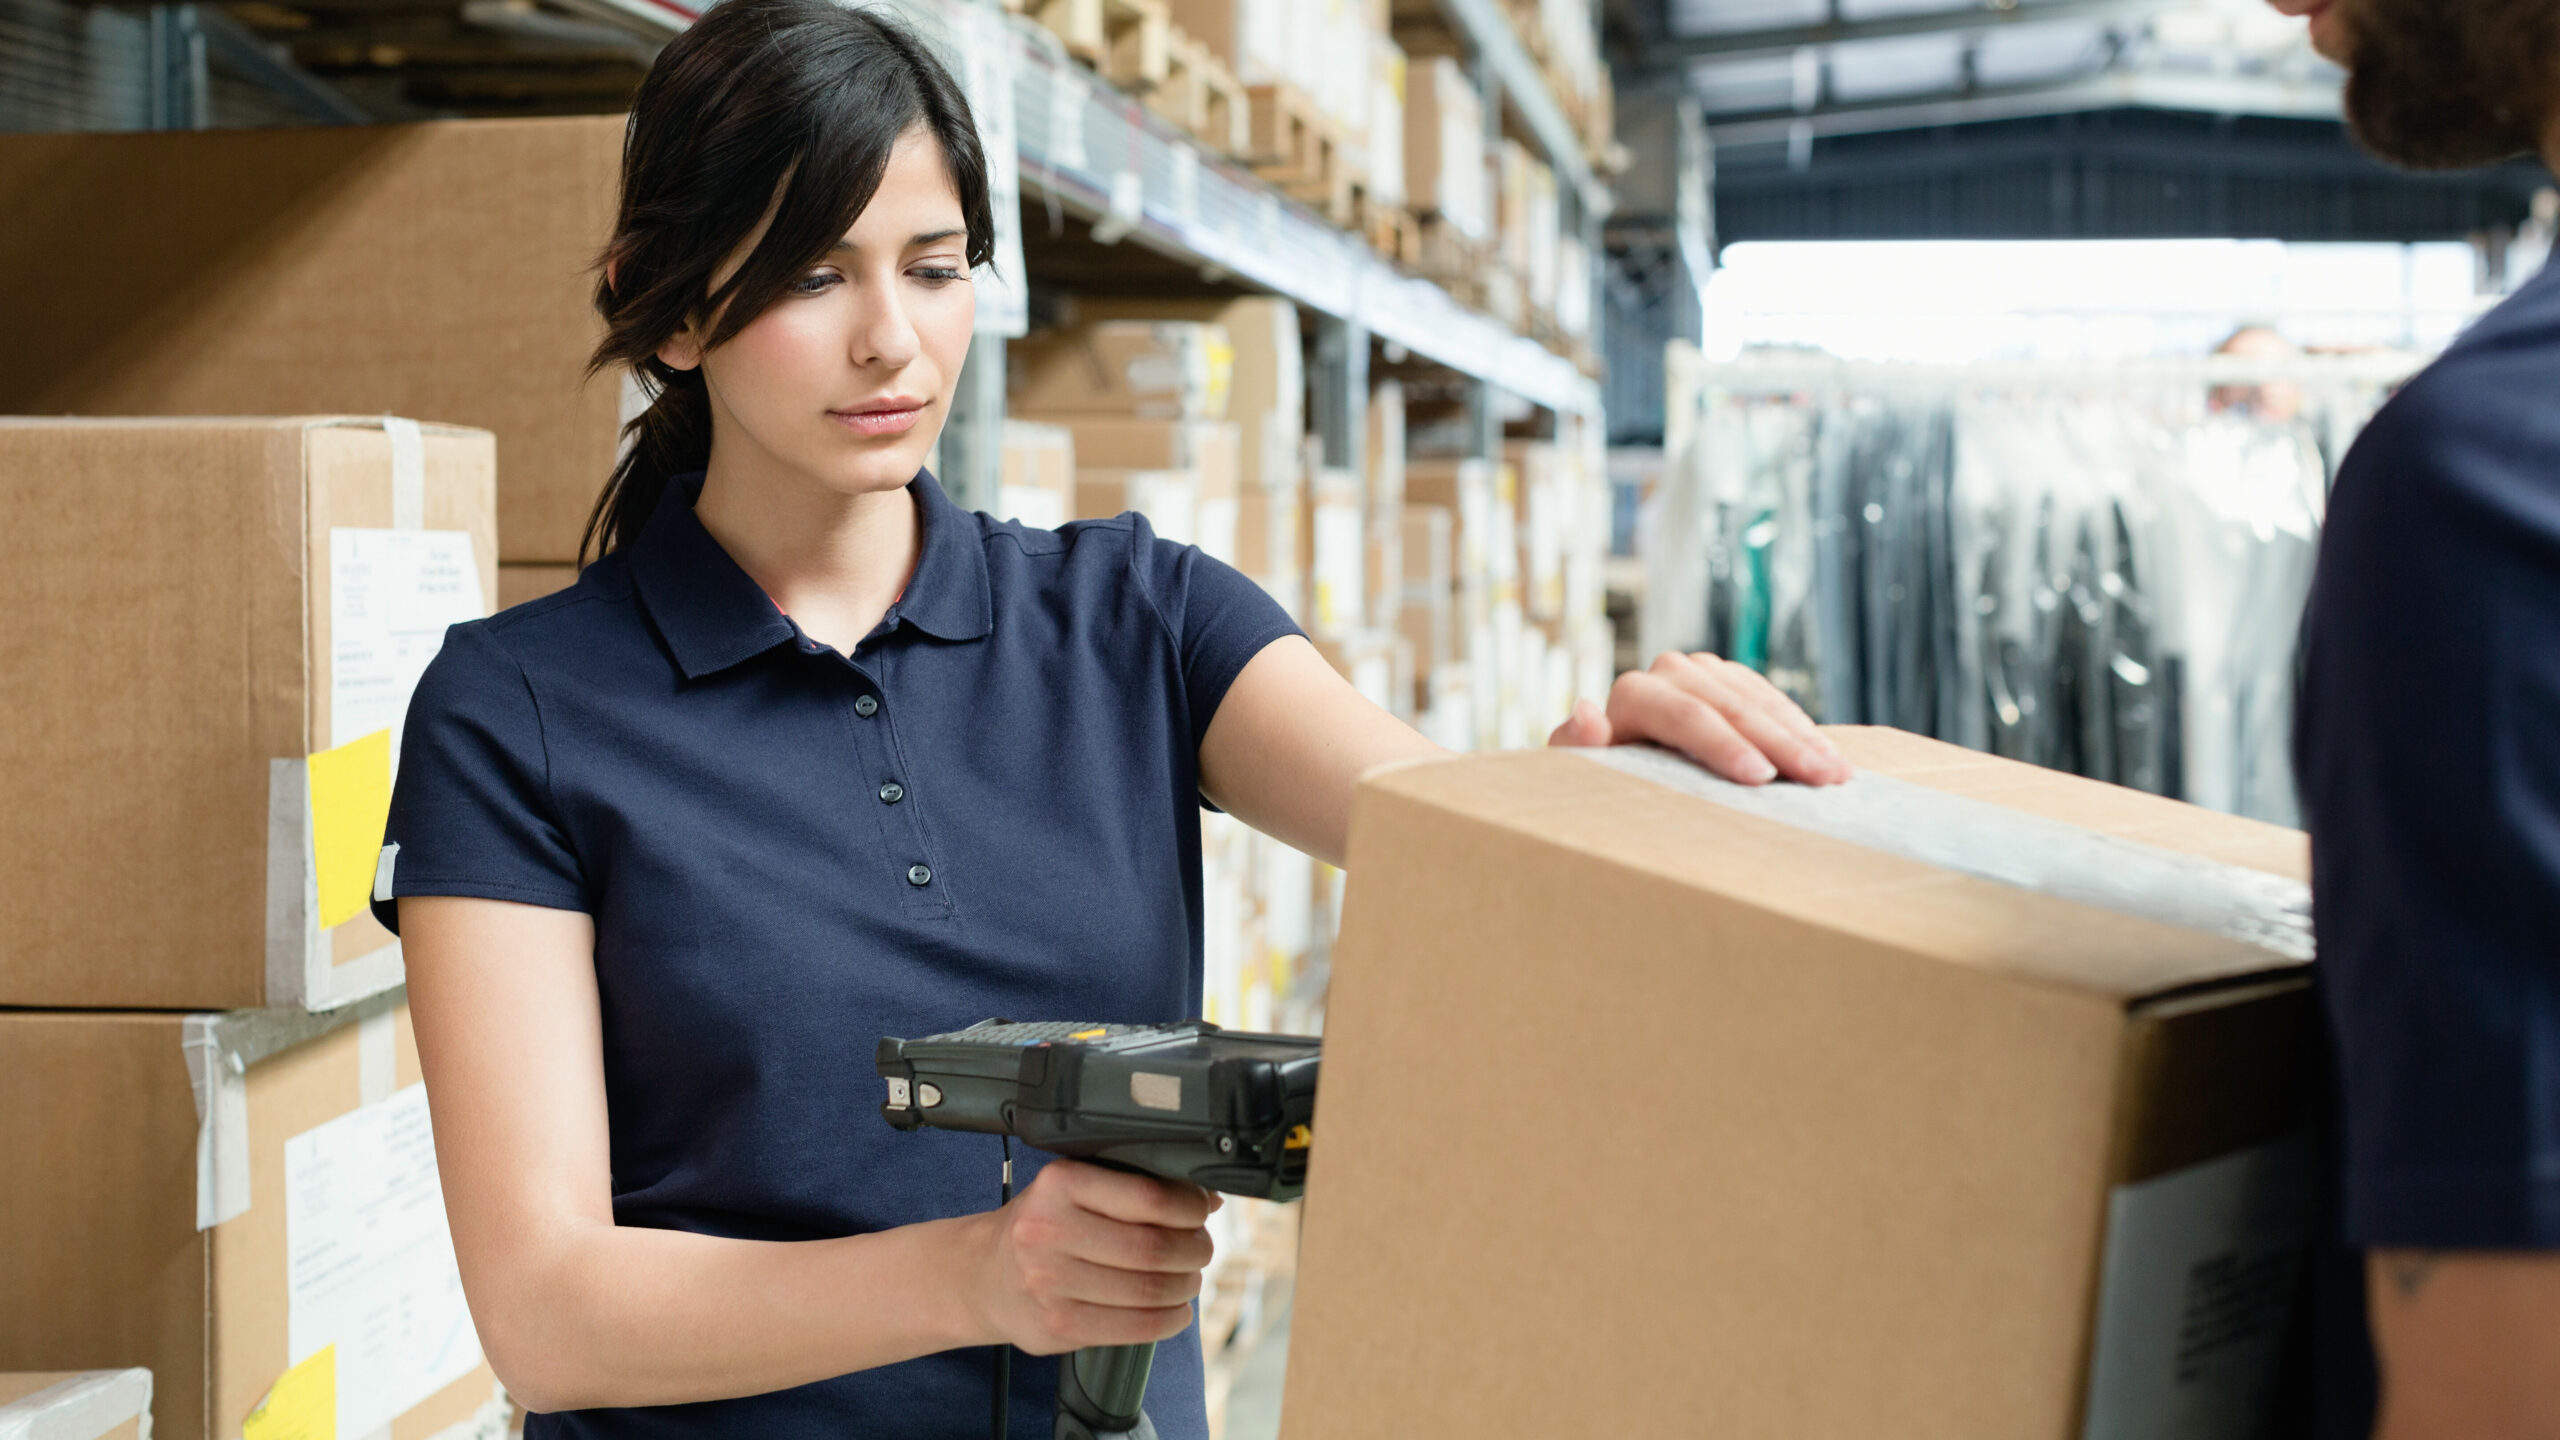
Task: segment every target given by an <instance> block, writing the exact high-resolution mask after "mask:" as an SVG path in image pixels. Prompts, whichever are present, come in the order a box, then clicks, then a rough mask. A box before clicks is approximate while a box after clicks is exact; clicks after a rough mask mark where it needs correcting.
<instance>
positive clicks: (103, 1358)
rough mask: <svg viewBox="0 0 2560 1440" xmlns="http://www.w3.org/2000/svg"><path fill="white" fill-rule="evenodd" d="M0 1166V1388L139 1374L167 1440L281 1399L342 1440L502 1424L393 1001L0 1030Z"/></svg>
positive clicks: (119, 1016) (230, 1427) (85, 1018)
mask: <svg viewBox="0 0 2560 1440" xmlns="http://www.w3.org/2000/svg"><path fill="white" fill-rule="evenodd" d="M235 1063H236V1064H237V1066H238V1068H237V1069H234V1068H233V1066H234V1064H235ZM199 1086H201V1087H202V1091H201V1093H202V1095H203V1101H202V1105H201V1109H200V1107H199V1099H198V1095H199V1090H198V1088H197V1087H199ZM200 1116H201V1118H200ZM0 1153H6V1154H8V1155H10V1156H12V1157H15V1158H14V1160H13V1163H11V1164H9V1165H7V1166H5V1167H0V1214H5V1215H7V1216H8V1217H9V1224H8V1225H7V1226H6V1227H5V1228H4V1229H0V1295H7V1296H8V1297H10V1298H9V1303H8V1304H7V1305H5V1306H0V1367H7V1368H11V1369H22V1370H23V1369H49V1370H68V1369H83V1368H88V1369H95V1368H100V1367H108V1366H114V1367H125V1366H135V1365H140V1366H147V1367H149V1369H150V1371H151V1373H152V1376H153V1378H154V1381H155V1382H156V1383H155V1384H154V1385H153V1394H152V1399H151V1405H152V1411H153V1424H152V1430H153V1433H154V1434H156V1435H157V1436H158V1437H159V1440H238V1437H239V1436H240V1435H241V1431H242V1422H243V1421H244V1420H245V1419H246V1418H247V1417H248V1415H249V1413H250V1411H251V1410H253V1409H255V1408H256V1407H257V1406H258V1405H259V1403H260V1402H261V1401H262V1400H265V1399H267V1398H268V1396H269V1394H270V1391H271V1390H273V1391H274V1392H275V1400H274V1402H273V1405H274V1406H277V1407H286V1408H290V1407H293V1406H295V1405H298V1404H302V1403H304V1402H309V1401H314V1400H315V1391H318V1392H319V1395H318V1397H317V1403H322V1404H326V1405H329V1406H331V1407H333V1408H334V1410H335V1418H336V1420H337V1426H336V1433H338V1434H340V1435H350V1436H354V1435H368V1434H372V1433H374V1432H376V1431H378V1430H380V1429H382V1428H383V1427H385V1426H388V1427H389V1430H390V1433H391V1434H392V1435H393V1436H394V1437H395V1440H426V1437H429V1436H434V1435H438V1434H440V1433H442V1432H444V1431H446V1430H447V1429H448V1427H452V1426H457V1425H476V1426H477V1429H476V1430H466V1431H465V1432H464V1433H466V1434H484V1435H485V1434H491V1433H493V1432H494V1431H495V1430H496V1429H497V1428H498V1427H501V1426H503V1424H504V1414H505V1412H504V1403H503V1401H502V1400H501V1399H500V1397H499V1395H498V1391H497V1381H496V1378H495V1377H494V1376H492V1375H491V1374H490V1373H489V1369H488V1367H487V1366H486V1365H485V1364H483V1363H481V1360H480V1349H479V1343H478V1340H477V1339H476V1337H475V1336H474V1335H473V1333H472V1329H471V1318H470V1312H469V1311H468V1310H467V1309H466V1308H465V1307H464V1305H463V1300H462V1291H461V1280H460V1277H459V1275H458V1274H457V1273H456V1272H455V1270H454V1267H453V1259H452V1242H451V1241H450V1239H449V1238H447V1236H446V1233H445V1228H444V1204H443V1198H442V1194H441V1192H440V1190H439V1188H438V1181H437V1176H436V1167H435V1151H434V1148H433V1144H432V1141H431V1138H430V1136H429V1134H428V1131H427V1116H426V1108H425V1099H424V1088H423V1086H421V1084H420V1083H419V1074H418V1059H417V1048H416V1045H415V1043H414V1041H413V1039H412V1036H411V1034H410V1029H409V1021H408V1012H407V1007H406V1006H405V1005H403V1004H401V1003H400V1001H399V997H398V996H396V995H392V996H378V997H376V998H374V999H372V1000H368V1001H364V1002H361V1003H359V1004H357V1005H355V1006H351V1007H348V1008H347V1009H345V1010H341V1011H338V1012H336V1013H335V1014H332V1015H303V1014H295V1013H289V1012H279V1011H252V1012H235V1013H232V1014H223V1015H203V1014H200V1015H187V1014H171V1013H159V1014H150V1013H137V1012H130V1011H104V1012H101V1011H74V1012H64V1011H25V1010H19V1011H0ZM333 1211H334V1218H335V1221H336V1222H337V1223H336V1224H335V1226H334V1228H333V1213H332V1212H333ZM323 1256H325V1257H326V1259H327V1262H328V1263H326V1264H322V1263H318V1260H319V1258H320V1257H323ZM323 1346H329V1347H333V1348H332V1349H331V1350H330V1351H329V1354H330V1357H331V1358H330V1360H329V1361H326V1362H319V1363H310V1362H312V1357H313V1356H314V1355H315V1354H316V1353H317V1352H319V1351H320V1349H321V1347H323ZM324 1365H325V1366H327V1367H329V1368H331V1369H332V1371H333V1373H332V1376H331V1379H330V1381H329V1383H328V1386H327V1388H326V1390H320V1386H319V1384H318V1382H319V1380H320V1371H321V1369H322V1368H323V1366H324ZM297 1367H299V1369H298V1370H297ZM289 1372H290V1373H293V1379H292V1381H291V1382H290V1383H287V1384H285V1385H282V1386H279V1384H278V1382H279V1381H280V1380H284V1379H285V1377H286V1376H287V1375H288V1373H289ZM270 1418H271V1419H273V1418H281V1417H280V1416H279V1415H278V1413H277V1411H276V1410H275V1409H273V1408H271V1412H270ZM38 1433H42V1432H41V1431H39V1432H38ZM282 1433H288V1434H301V1433H311V1432H309V1431H300V1430H286V1431H284V1432H282ZM321 1433H326V1432H321Z"/></svg>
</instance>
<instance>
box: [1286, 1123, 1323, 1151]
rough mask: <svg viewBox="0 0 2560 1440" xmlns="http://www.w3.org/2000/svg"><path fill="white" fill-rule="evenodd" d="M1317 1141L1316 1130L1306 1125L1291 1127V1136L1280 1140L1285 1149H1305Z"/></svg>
mask: <svg viewBox="0 0 2560 1440" xmlns="http://www.w3.org/2000/svg"><path fill="white" fill-rule="evenodd" d="M1315 1143H1316V1135H1315V1132H1314V1131H1312V1130H1310V1129H1308V1128H1307V1127H1306V1126H1304V1125H1292V1126H1290V1127H1289V1138H1288V1139H1286V1140H1283V1141H1281V1142H1280V1148H1281V1149H1283V1150H1304V1149H1306V1148H1308V1147H1309V1146H1312V1145H1313V1144H1315Z"/></svg>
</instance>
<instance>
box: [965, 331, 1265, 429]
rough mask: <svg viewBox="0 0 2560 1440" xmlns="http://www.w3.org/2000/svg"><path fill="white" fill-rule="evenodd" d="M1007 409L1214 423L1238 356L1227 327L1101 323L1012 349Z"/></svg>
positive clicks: (1050, 415)
mask: <svg viewBox="0 0 2560 1440" xmlns="http://www.w3.org/2000/svg"><path fill="white" fill-rule="evenodd" d="M1006 362H1007V364H1006V370H1005V382H1006V392H1007V400H1006V410H1007V413H1010V414H1017V415H1043V416H1046V417H1048V418H1052V419H1054V418H1055V417H1056V416H1057V415H1059V414H1078V415H1125V416H1131V417H1134V418H1137V419H1142V420H1216V419H1220V418H1222V417H1224V416H1225V414H1226V413H1227V391H1228V385H1229V383H1230V380H1231V378H1232V376H1233V374H1234V351H1233V349H1232V348H1231V347H1230V346H1229V344H1228V339H1227V332H1226V330H1225V328H1224V327H1223V326H1219V325H1216V324H1204V323H1201V322H1197V321H1184V320H1096V321H1093V322H1091V323H1089V324H1083V325H1073V326H1066V327H1062V328H1060V329H1055V330H1046V331H1042V332H1040V333H1038V334H1035V335H1032V336H1030V337H1029V338H1027V339H1022V340H1016V341H1014V342H1013V344H1012V346H1011V347H1010V349H1009V352H1008V354H1007V356H1006Z"/></svg>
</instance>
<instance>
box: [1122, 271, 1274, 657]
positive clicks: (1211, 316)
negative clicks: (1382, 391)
mask: <svg viewBox="0 0 2560 1440" xmlns="http://www.w3.org/2000/svg"><path fill="white" fill-rule="evenodd" d="M1074 318H1075V320H1076V322H1077V323H1078V324H1079V325H1099V324H1104V323H1110V322H1115V321H1129V320H1143V321H1148V322H1151V323H1161V322H1166V321H1188V322H1193V323H1197V324H1203V325H1209V326H1215V327H1217V328H1218V329H1220V330H1222V331H1223V332H1224V334H1225V336H1226V341H1227V346H1228V351H1227V355H1228V370H1227V383H1226V389H1225V410H1224V412H1223V413H1224V415H1225V417H1226V418H1227V419H1228V420H1229V421H1231V422H1232V423H1233V425H1234V427H1235V442H1234V443H1235V446H1236V467H1235V476H1236V481H1235V504H1236V520H1235V546H1234V550H1233V553H1232V556H1231V557H1228V558H1230V559H1231V560H1232V563H1233V564H1234V565H1235V566H1236V568H1237V569H1239V570H1242V571H1243V572H1244V573H1245V574H1247V575H1250V576H1252V577H1253V578H1254V579H1255V580H1256V581H1258V582H1260V583H1261V585H1262V586H1263V588H1265V589H1267V590H1269V591H1270V592H1271V593H1272V595H1273V596H1274V597H1275V598H1277V599H1278V600H1279V601H1280V603H1281V604H1282V605H1284V606H1286V607H1287V608H1288V609H1289V611H1290V613H1291V614H1303V613H1304V611H1303V607H1304V605H1305V592H1306V581H1307V561H1306V557H1305V551H1304V548H1303V545H1302V538H1301V536H1300V533H1299V523H1300V522H1299V510H1300V509H1301V507H1302V506H1303V505H1304V503H1305V495H1306V485H1307V481H1306V471H1305V457H1304V453H1303V440H1304V437H1305V434H1306V370H1305V366H1306V361H1305V355H1304V350H1303V348H1302V341H1301V338H1300V332H1299V327H1298V310H1297V307H1296V306H1295V305H1293V304H1291V303H1290V302H1288V301H1286V300H1280V299H1274V298H1271V297H1267V296H1250V297H1245V298H1242V299H1234V300H1140V299H1128V298H1121V297H1096V298H1090V299H1085V300H1081V301H1079V302H1078V303H1077V305H1076V308H1075V316H1074Z"/></svg>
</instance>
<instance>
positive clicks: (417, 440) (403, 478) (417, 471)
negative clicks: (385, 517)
mask: <svg viewBox="0 0 2560 1440" xmlns="http://www.w3.org/2000/svg"><path fill="white" fill-rule="evenodd" d="M382 433H383V434H385V435H388V436H390V437H391V528H392V529H394V530H424V529H426V528H427V439H426V436H424V435H423V434H421V433H419V430H418V422H417V421H415V420H403V419H401V418H400V417H399V416H397V415H385V416H383V417H382Z"/></svg>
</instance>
